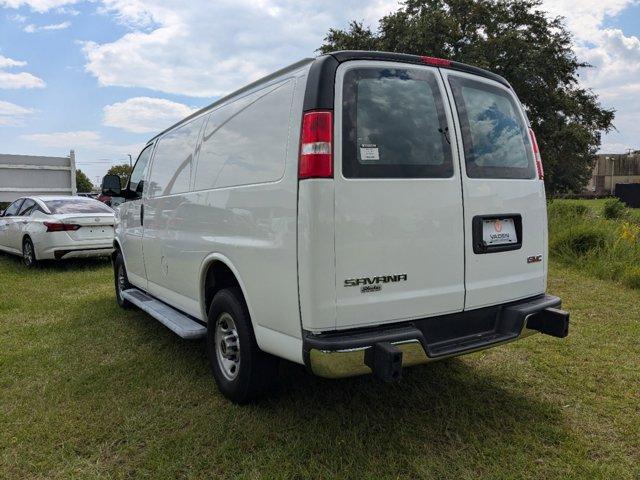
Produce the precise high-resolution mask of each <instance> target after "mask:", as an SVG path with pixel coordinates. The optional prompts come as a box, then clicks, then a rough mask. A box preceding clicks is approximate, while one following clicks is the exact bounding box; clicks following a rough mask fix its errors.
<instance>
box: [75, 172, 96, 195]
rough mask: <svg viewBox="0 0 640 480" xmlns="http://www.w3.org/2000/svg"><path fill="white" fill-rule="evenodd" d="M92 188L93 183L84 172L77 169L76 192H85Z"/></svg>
mask: <svg viewBox="0 0 640 480" xmlns="http://www.w3.org/2000/svg"><path fill="white" fill-rule="evenodd" d="M92 190H93V183H91V180H89V177H87V176H86V175H85V173H84V172H83V171H82V170H80V169H77V170H76V191H77V192H78V193H86V192H90V191H92Z"/></svg>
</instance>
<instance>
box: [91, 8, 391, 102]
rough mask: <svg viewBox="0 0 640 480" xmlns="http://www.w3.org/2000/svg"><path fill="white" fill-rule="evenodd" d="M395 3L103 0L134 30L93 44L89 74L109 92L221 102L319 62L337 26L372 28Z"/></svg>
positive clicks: (108, 11) (110, 11) (106, 11)
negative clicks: (309, 61)
mask: <svg viewBox="0 0 640 480" xmlns="http://www.w3.org/2000/svg"><path fill="white" fill-rule="evenodd" d="M395 3H396V2H395V1H394V2H389V1H388V0H377V1H374V2H370V1H367V0H352V1H351V2H347V3H346V4H345V2H343V1H341V0H327V1H323V2H317V1H311V0H259V1H255V0H218V1H216V2H211V1H208V0H190V1H189V2H183V1H181V0H137V1H130V0H103V11H104V12H105V13H107V14H109V15H113V16H114V17H115V18H116V19H117V21H119V22H120V23H121V24H123V25H125V26H127V27H128V28H129V29H130V31H129V33H127V34H125V35H123V36H122V37H120V38H119V39H117V40H115V41H112V42H107V43H96V42H87V43H85V44H84V47H83V49H84V53H85V55H86V58H87V63H86V65H85V68H86V70H87V71H88V72H89V73H91V74H92V75H94V76H95V77H97V79H98V81H99V83H100V84H101V85H105V86H127V87H145V88H150V89H153V90H156V91H161V92H167V93H175V94H183V95H190V96H194V97H211V96H219V95H222V94H225V93H229V92H230V91H232V90H234V89H235V88H238V87H240V86H242V85H244V84H246V83H248V82H250V81H252V80H255V79H256V78H258V77H260V76H262V75H265V74H267V73H270V72H272V71H274V70H276V69H277V68H280V67H283V66H285V65H287V64H289V63H292V62H294V61H296V60H299V59H301V58H304V57H309V56H314V55H315V50H316V49H317V48H318V47H319V46H320V44H321V43H322V39H323V37H324V35H325V34H326V33H327V30H328V29H329V28H330V27H336V26H346V23H347V21H348V20H350V19H352V18H363V15H364V16H365V17H366V19H367V20H368V21H370V22H374V21H375V17H377V16H378V15H380V14H382V13H386V12H387V11H389V10H390V9H392V8H393V7H394V6H395Z"/></svg>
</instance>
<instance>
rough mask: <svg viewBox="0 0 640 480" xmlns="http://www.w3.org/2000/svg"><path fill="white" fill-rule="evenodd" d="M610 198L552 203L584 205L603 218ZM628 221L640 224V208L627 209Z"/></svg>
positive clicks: (552, 201) (563, 200)
mask: <svg viewBox="0 0 640 480" xmlns="http://www.w3.org/2000/svg"><path fill="white" fill-rule="evenodd" d="M608 200H609V198H597V199H594V200H586V199H562V200H560V199H558V200H551V201H550V203H556V202H557V203H564V204H569V205H584V206H586V207H588V208H589V209H590V210H591V212H592V214H593V215H594V216H596V217H602V209H603V208H604V204H605V203H607V201H608ZM626 219H627V220H628V221H630V222H633V223H638V224H640V208H629V209H627V218H626Z"/></svg>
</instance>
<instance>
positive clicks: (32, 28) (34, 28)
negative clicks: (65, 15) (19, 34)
mask: <svg viewBox="0 0 640 480" xmlns="http://www.w3.org/2000/svg"><path fill="white" fill-rule="evenodd" d="M70 26H71V22H69V21H66V22H60V23H53V24H50V25H34V24H33V23H30V24H29V25H27V26H26V27H24V31H25V32H27V33H35V32H41V31H47V30H65V29H67V28H69V27H70Z"/></svg>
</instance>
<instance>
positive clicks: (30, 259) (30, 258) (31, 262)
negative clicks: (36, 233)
mask: <svg viewBox="0 0 640 480" xmlns="http://www.w3.org/2000/svg"><path fill="white" fill-rule="evenodd" d="M22 263H23V264H24V266H25V267H27V268H35V267H37V266H38V258H37V257H36V249H35V247H34V246H33V242H32V241H31V239H30V238H29V237H25V238H24V240H23V241H22Z"/></svg>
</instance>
